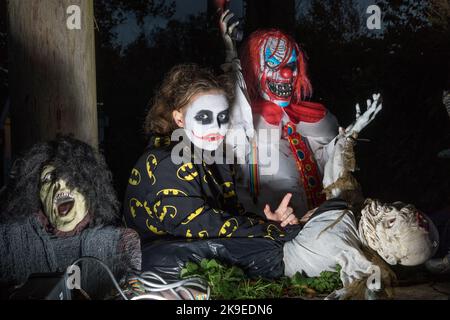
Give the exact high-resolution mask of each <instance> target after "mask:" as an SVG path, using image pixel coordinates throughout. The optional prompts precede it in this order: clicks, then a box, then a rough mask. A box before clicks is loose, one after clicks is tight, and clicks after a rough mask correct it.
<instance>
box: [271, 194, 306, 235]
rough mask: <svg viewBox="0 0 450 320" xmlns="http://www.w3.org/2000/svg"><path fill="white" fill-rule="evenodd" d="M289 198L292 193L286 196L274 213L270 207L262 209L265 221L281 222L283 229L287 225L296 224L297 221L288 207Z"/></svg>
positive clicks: (292, 210)
mask: <svg viewBox="0 0 450 320" xmlns="http://www.w3.org/2000/svg"><path fill="white" fill-rule="evenodd" d="M291 198H292V193H288V194H286V195H285V196H284V198H283V200H281V203H280V205H279V206H278V208H277V210H275V212H272V210H271V209H270V206H269V205H268V204H266V206H265V207H264V214H265V215H266V218H267V220H271V221H276V222H281V226H282V227H283V228H284V227H286V226H287V225H293V224H298V223H299V221H298V219H297V217H296V216H295V214H294V209H292V208H291V207H289V201H291Z"/></svg>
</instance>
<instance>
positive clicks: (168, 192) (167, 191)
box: [156, 189, 187, 197]
mask: <svg viewBox="0 0 450 320" xmlns="http://www.w3.org/2000/svg"><path fill="white" fill-rule="evenodd" d="M161 194H162V195H165V196H178V195H182V196H185V197H187V194H186V192H184V191H181V190H178V189H163V190H160V191H159V192H158V193H157V194H156V196H159V195H161Z"/></svg>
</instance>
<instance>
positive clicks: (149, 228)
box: [146, 219, 167, 236]
mask: <svg viewBox="0 0 450 320" xmlns="http://www.w3.org/2000/svg"><path fill="white" fill-rule="evenodd" d="M146 224H147V228H148V230H150V231H151V232H153V233H154V234H156V235H158V236H162V235H165V234H167V232H165V231H163V230H158V228H156V227H155V226H152V225H151V224H150V223H149V222H148V219H147V221H146Z"/></svg>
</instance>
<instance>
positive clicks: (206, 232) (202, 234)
mask: <svg viewBox="0 0 450 320" xmlns="http://www.w3.org/2000/svg"><path fill="white" fill-rule="evenodd" d="M198 237H199V238H208V237H209V235H208V231H206V230H203V231H200V232H199V233H198Z"/></svg>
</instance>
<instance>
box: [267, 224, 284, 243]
mask: <svg viewBox="0 0 450 320" xmlns="http://www.w3.org/2000/svg"><path fill="white" fill-rule="evenodd" d="M276 236H278V237H280V238H282V237H284V233H283V232H282V231H281V230H280V229H278V228H277V226H275V225H274V224H269V225H268V226H267V235H265V236H264V238H269V239H272V240H275V239H274V237H276Z"/></svg>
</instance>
